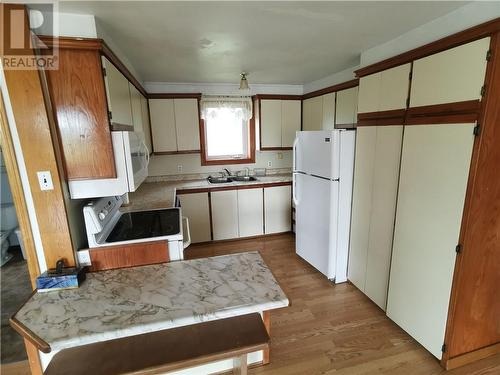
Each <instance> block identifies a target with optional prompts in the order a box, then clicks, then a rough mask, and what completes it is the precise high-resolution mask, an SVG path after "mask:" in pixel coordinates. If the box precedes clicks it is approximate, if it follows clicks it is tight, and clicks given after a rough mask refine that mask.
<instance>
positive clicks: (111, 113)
mask: <svg viewBox="0 0 500 375" xmlns="http://www.w3.org/2000/svg"><path fill="white" fill-rule="evenodd" d="M108 117H109V119H110V120H111V119H112V118H113V112H111V111H108Z"/></svg>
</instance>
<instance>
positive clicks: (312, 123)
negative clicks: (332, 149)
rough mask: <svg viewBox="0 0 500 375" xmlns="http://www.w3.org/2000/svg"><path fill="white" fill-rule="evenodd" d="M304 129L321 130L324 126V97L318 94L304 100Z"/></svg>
mask: <svg viewBox="0 0 500 375" xmlns="http://www.w3.org/2000/svg"><path fill="white" fill-rule="evenodd" d="M302 106H303V107H302V108H303V112H302V130H321V129H322V127H323V98H322V97H321V96H316V97H314V98H310V99H306V100H304V101H303V102H302Z"/></svg>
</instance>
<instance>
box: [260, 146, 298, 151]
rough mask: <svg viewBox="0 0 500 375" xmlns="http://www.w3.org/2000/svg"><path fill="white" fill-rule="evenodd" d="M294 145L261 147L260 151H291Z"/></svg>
mask: <svg viewBox="0 0 500 375" xmlns="http://www.w3.org/2000/svg"><path fill="white" fill-rule="evenodd" d="M290 150H293V147H261V148H260V151H290Z"/></svg>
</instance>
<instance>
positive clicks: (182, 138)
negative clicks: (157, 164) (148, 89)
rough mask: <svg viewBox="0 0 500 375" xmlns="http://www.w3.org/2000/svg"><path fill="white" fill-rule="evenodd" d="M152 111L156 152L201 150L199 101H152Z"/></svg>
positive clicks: (187, 99)
mask: <svg viewBox="0 0 500 375" xmlns="http://www.w3.org/2000/svg"><path fill="white" fill-rule="evenodd" d="M149 110H150V118H151V130H152V138H153V139H152V140H153V147H154V151H155V153H162V152H177V151H182V152H186V151H199V149H200V131H199V111H198V100H197V99H195V98H186V99H180V98H175V99H150V100H149Z"/></svg>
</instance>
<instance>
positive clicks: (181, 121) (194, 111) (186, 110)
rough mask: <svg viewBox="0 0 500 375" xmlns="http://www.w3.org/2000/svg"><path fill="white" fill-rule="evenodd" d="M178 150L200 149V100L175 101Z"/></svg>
mask: <svg viewBox="0 0 500 375" xmlns="http://www.w3.org/2000/svg"><path fill="white" fill-rule="evenodd" d="M174 113H175V128H176V132H177V150H178V151H194V150H199V149H200V116H199V113H198V99H174Z"/></svg>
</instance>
